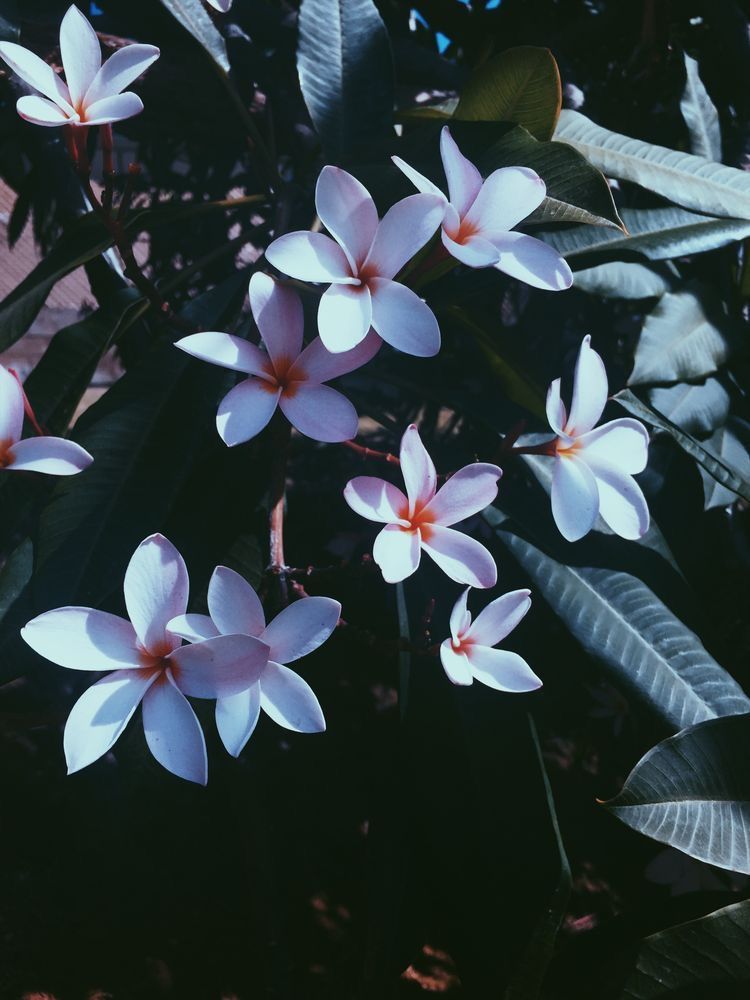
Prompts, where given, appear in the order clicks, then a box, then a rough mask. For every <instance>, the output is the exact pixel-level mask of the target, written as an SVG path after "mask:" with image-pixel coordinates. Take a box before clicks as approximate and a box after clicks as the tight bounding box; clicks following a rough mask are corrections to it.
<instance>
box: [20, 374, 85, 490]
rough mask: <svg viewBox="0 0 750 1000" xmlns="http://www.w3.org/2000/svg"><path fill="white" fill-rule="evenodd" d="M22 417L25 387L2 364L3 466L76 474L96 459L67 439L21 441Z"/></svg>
mask: <svg viewBox="0 0 750 1000" xmlns="http://www.w3.org/2000/svg"><path fill="white" fill-rule="evenodd" d="M23 416H24V405H23V390H22V389H21V386H20V385H19V384H18V382H17V381H16V379H15V378H13V376H12V375H11V374H10V372H9V371H8V370H7V369H5V368H3V366H2V365H0V469H8V470H10V471H15V472H45V473H47V475H50V476H74V475H75V474H76V473H77V472H82V471H83V470H84V469H86V468H88V466H89V465H91V463H92V462H93V461H94V459H93V458H92V457H91V455H89V453H88V452H87V451H86V449H85V448H82V447H81V446H80V445H79V444H76V443H75V441H68V440H67V439H66V438H58V437H33V438H27V439H26V440H25V441H22V440H21V432H22V430H23Z"/></svg>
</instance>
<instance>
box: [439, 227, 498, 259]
mask: <svg viewBox="0 0 750 1000" xmlns="http://www.w3.org/2000/svg"><path fill="white" fill-rule="evenodd" d="M440 239H441V240H442V241H443V246H444V247H445V249H446V250H447V251H448V253H449V254H450V255H451V257H455V258H456V260H460V261H461V263H462V264H466V266H467V267H491V266H492V265H493V264H497V262H498V259H499V257H500V252H499V251H498V249H497V247H495V246H494V245H493V244H492V243H490V241H489V240H486V239H484V237H483V236H470V237H469V238H468V239H467V240H465V241H464V242H463V243H456V241H455V240H452V239H451V238H450V236H449V235H448V234H447V233H446V231H445V230H443V231H442V233H441V234H440Z"/></svg>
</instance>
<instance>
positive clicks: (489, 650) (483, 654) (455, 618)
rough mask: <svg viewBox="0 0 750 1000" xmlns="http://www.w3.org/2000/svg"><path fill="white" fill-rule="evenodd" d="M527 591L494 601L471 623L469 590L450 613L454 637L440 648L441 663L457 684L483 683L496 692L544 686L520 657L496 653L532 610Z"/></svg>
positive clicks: (500, 651)
mask: <svg viewBox="0 0 750 1000" xmlns="http://www.w3.org/2000/svg"><path fill="white" fill-rule="evenodd" d="M529 594H530V591H528V590H513V591H511V592H510V593H509V594H503V596H502V597H498V598H497V599H496V600H494V601H492V602H491V603H490V604H488V605H487V607H486V608H485V609H484V611H481V612H480V613H479V615H478V616H477V619H476V621H474V622H472V620H471V612H470V611H469V609H468V608H467V607H466V602H467V599H468V596H469V588H468V587H467V588H466V590H465V591H464V592H463V594H461V596H460V597H459V599H458V600H457V601H456V603H455V606H454V608H453V611H452V612H451V620H450V626H451V637H450V639H446V640H445V641H444V642H443V643H441V645H440V660H441V662H442V664H443V668H444V669H445V672H446V674H447V675H448V679H449V680H451V681H453V683H454V684H472V683H473V682H474V681H475V680H477V681H481V683H482V684H486V685H487V686H488V687H491V688H495V689H496V690H497V691H507V692H510V693H517V692H521V691H535V690H536V689H537V688H539V687H541V686H542V682H541V681H540V680H539V678H538V677H537V675H536V674H535V673H534V671H533V670H532V669H531V667H530V666H529V665H528V663H527V662H526V660H524V659H523V657H521V656H519V655H518V653H511V652H510V650H507V649H494V648H493V647H494V646H496V645H497V644H498V643H499V642H502V640H503V639H504V638H505V637H506V636H507V635H509V634H510V633H511V632H512V631H513V629H514V628H515V627H516V625H518V623H519V622H520V621H521V619H522V618H523V617H524V616H525V615H526V613H527V612H528V610H529V608H530V607H531V597H530V596H529Z"/></svg>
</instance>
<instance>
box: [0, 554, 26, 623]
mask: <svg viewBox="0 0 750 1000" xmlns="http://www.w3.org/2000/svg"><path fill="white" fill-rule="evenodd" d="M33 568H34V546H33V545H32V543H31V539H30V538H26V539H24V541H22V542H21V544H20V545H19V546H18V547H17V548H16V549H14V550H13V552H12V553H11V554H10V556H8V558H7V559H6V561H5V563H4V565H3V567H2V569H0V621H2V620H3V618H5V615H6V614H7V612H8V609H9V608H10V607H11V605H12V604H13V603H14V601H15V600H16V599H17V597H18V596H19V594H20V593H21V592H22V591H23V589H24V587H25V586H26V585H27V583H28V582H29V580H30V579H31V572H32V569H33Z"/></svg>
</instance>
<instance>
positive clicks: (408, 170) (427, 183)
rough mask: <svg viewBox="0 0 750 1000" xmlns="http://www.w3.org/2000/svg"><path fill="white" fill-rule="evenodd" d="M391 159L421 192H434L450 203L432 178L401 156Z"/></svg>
mask: <svg viewBox="0 0 750 1000" xmlns="http://www.w3.org/2000/svg"><path fill="white" fill-rule="evenodd" d="M391 160H392V161H393V164H394V166H397V167H398V169H399V170H400V171H401V173H402V174H404V175H405V176H406V177H408V178H409V180H410V181H411V182H412V184H413V185H414V187H415V188H416V189H417V191H419V192H420V194H433V195H435V197H437V198H442V199H443V201H444V202H445V203H446V204H447V203H448V199H447V198H446V197H445V195H444V194H443V192H442V191H441V190H440V188H439V187H438V186H437V184H433V183H432V181H431V180H429V179H428V178H427V177H425V176H424V174H420V172H419V171H418V170H415V169H414V167H410V166H409V164H408V163H405V162H404V161H403V160H402V159H401V157H400V156H392V157H391Z"/></svg>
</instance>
